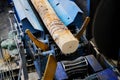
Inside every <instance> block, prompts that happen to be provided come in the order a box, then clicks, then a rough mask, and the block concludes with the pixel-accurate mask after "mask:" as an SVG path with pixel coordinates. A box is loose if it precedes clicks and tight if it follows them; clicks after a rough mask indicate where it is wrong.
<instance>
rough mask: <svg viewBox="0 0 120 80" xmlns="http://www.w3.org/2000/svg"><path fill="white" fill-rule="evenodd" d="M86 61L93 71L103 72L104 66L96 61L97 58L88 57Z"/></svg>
mask: <svg viewBox="0 0 120 80" xmlns="http://www.w3.org/2000/svg"><path fill="white" fill-rule="evenodd" d="M86 59H87V61H88V63H89V65H90V66H91V68H92V69H93V70H92V71H94V72H98V71H101V70H103V68H102V66H101V65H100V64H99V62H98V61H97V60H96V58H95V57H94V56H93V55H88V56H86Z"/></svg>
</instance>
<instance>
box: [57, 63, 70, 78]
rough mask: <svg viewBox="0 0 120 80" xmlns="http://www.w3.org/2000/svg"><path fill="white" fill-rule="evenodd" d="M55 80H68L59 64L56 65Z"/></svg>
mask: <svg viewBox="0 0 120 80" xmlns="http://www.w3.org/2000/svg"><path fill="white" fill-rule="evenodd" d="M55 79H56V80H67V79H68V76H67V74H66V72H65V70H64V68H63V66H62V64H61V63H60V62H58V63H57V69H56V73H55Z"/></svg>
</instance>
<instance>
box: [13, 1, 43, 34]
mask: <svg viewBox="0 0 120 80" xmlns="http://www.w3.org/2000/svg"><path fill="white" fill-rule="evenodd" d="M13 3H14V6H15V11H16V15H17V18H18V20H19V22H21V23H22V26H23V31H25V30H26V29H30V31H31V32H32V33H34V32H36V31H37V30H39V31H41V32H43V28H42V27H43V25H42V23H41V22H39V21H38V19H37V17H36V15H35V13H34V12H33V10H32V8H31V6H30V4H29V3H28V1H27V0H13Z"/></svg>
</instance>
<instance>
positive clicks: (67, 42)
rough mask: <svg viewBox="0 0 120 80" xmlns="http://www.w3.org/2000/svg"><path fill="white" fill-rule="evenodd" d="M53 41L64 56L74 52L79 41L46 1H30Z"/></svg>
mask: <svg viewBox="0 0 120 80" xmlns="http://www.w3.org/2000/svg"><path fill="white" fill-rule="evenodd" d="M31 1H32V4H33V5H34V7H35V9H36V10H37V12H38V13H39V15H40V17H41V18H42V20H43V22H44V24H45V26H46V28H47V29H48V31H49V33H50V34H51V36H52V38H53V40H54V41H55V42H56V44H57V45H58V47H59V48H60V49H61V51H62V52H63V53H64V54H70V53H73V52H75V51H76V49H77V48H78V44H79V41H78V40H77V39H76V38H75V37H74V36H73V35H72V33H71V32H70V31H69V30H68V28H67V27H66V26H65V25H64V24H63V23H62V22H61V21H60V19H59V18H58V16H57V15H56V13H55V12H54V10H53V9H52V7H51V6H50V4H49V2H48V1H47V0H31Z"/></svg>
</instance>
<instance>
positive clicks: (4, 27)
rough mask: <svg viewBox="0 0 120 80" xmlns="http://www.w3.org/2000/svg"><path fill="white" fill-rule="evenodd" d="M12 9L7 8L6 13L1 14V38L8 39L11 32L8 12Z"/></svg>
mask: <svg viewBox="0 0 120 80" xmlns="http://www.w3.org/2000/svg"><path fill="white" fill-rule="evenodd" d="M9 10H10V8H9V7H8V6H5V8H4V12H2V13H0V37H3V38H7V34H8V32H9V31H10V22H9V19H8V11H9Z"/></svg>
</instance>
